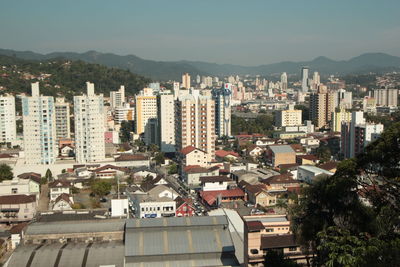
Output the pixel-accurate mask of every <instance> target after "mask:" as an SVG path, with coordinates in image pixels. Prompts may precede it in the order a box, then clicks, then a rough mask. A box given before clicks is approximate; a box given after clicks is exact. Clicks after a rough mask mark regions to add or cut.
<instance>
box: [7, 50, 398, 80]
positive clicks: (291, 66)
mask: <svg viewBox="0 0 400 267" xmlns="http://www.w3.org/2000/svg"><path fill="white" fill-rule="evenodd" d="M0 54H2V55H7V56H15V57H17V58H22V59H29V60H47V59H52V58H65V59H70V60H83V61H85V62H88V63H97V64H102V65H105V66H108V67H115V68H121V69H128V70H130V71H131V72H133V73H137V74H139V75H144V76H147V77H150V78H152V79H154V80H180V79H181V75H182V73H184V72H188V73H190V74H191V75H192V76H195V75H197V74H199V75H217V76H226V75H234V74H239V75H245V74H250V75H257V74H258V75H272V74H278V73H281V72H287V73H289V74H299V73H300V69H301V67H302V66H309V67H310V69H311V71H319V72H320V73H323V74H351V73H367V72H375V71H382V70H398V69H399V68H400V57H396V56H391V55H388V54H384V53H367V54H362V55H360V56H357V57H354V58H351V59H349V60H340V61H336V60H332V59H329V58H327V57H323V56H320V57H317V58H315V59H314V60H311V61H303V62H292V61H285V62H279V63H274V64H267V65H260V66H250V67H249V66H240V65H232V64H216V63H208V62H201V61H186V60H182V61H153V60H146V59H142V58H140V57H137V56H134V55H127V56H120V55H115V54H112V53H100V52H96V51H88V52H85V53H73V52H55V53H50V54H39V53H34V52H31V51H14V50H7V49H0Z"/></svg>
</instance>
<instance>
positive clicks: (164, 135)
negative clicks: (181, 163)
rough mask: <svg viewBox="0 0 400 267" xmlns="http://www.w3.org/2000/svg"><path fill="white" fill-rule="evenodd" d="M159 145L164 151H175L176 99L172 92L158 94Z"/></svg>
mask: <svg viewBox="0 0 400 267" xmlns="http://www.w3.org/2000/svg"><path fill="white" fill-rule="evenodd" d="M157 112H158V116H157V117H158V139H159V140H158V145H159V147H160V150H161V151H162V152H175V100H174V95H172V94H160V95H158V96H157Z"/></svg>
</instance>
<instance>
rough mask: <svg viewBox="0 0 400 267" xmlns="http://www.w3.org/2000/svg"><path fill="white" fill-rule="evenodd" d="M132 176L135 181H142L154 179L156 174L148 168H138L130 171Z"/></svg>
mask: <svg viewBox="0 0 400 267" xmlns="http://www.w3.org/2000/svg"><path fill="white" fill-rule="evenodd" d="M132 175H133V177H134V179H135V180H143V179H144V178H146V177H152V178H156V176H157V172H156V171H154V170H151V169H150V168H148V167H139V168H136V169H134V170H133V171H132ZM139 178H140V179H139Z"/></svg>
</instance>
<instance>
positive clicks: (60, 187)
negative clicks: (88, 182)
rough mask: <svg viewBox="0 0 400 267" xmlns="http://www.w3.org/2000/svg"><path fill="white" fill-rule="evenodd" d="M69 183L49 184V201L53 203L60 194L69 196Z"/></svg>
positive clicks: (60, 181) (64, 181) (57, 182)
mask: <svg viewBox="0 0 400 267" xmlns="http://www.w3.org/2000/svg"><path fill="white" fill-rule="evenodd" d="M70 188H71V183H70V182H69V181H66V180H55V181H54V182H51V183H49V189H50V201H55V200H56V199H57V198H58V197H59V196H60V195H61V194H63V193H65V194H68V195H69V194H70Z"/></svg>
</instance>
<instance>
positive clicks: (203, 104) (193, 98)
mask: <svg viewBox="0 0 400 267" xmlns="http://www.w3.org/2000/svg"><path fill="white" fill-rule="evenodd" d="M176 145H177V151H180V150H181V149H183V148H185V147H187V146H193V147H195V148H198V149H201V150H203V151H205V152H206V153H207V154H206V157H207V161H208V162H211V161H212V159H213V158H214V153H215V102H214V100H212V99H211V97H210V96H205V95H200V92H199V91H198V90H192V92H191V94H187V95H184V96H182V97H181V98H180V99H179V100H178V101H177V104H176Z"/></svg>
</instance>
